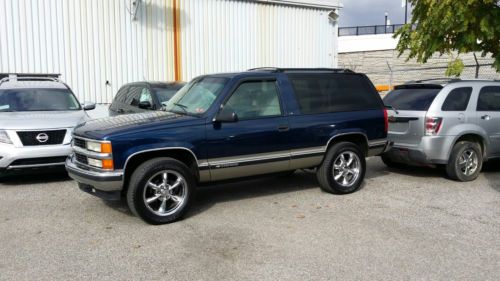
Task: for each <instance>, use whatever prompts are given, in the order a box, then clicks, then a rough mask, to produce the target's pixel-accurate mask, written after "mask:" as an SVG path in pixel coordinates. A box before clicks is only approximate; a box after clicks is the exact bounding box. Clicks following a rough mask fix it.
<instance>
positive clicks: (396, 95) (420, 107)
mask: <svg viewBox="0 0 500 281" xmlns="http://www.w3.org/2000/svg"><path fill="white" fill-rule="evenodd" d="M439 91H441V89H396V90H393V91H390V92H389V93H388V94H387V95H386V96H385V98H384V104H385V105H387V106H392V107H394V109H396V110H414V111H427V110H428V109H429V107H430V106H431V104H432V102H433V101H434V98H436V96H437V94H438V93H439Z"/></svg>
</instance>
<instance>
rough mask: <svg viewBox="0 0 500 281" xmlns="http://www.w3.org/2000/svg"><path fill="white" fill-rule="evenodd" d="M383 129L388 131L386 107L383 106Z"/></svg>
mask: <svg viewBox="0 0 500 281" xmlns="http://www.w3.org/2000/svg"><path fill="white" fill-rule="evenodd" d="M384 131H385V133H386V134H387V132H389V117H388V115H387V108H384Z"/></svg>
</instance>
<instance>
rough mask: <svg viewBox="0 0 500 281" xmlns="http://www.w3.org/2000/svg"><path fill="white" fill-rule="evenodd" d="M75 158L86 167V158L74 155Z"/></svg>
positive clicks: (77, 154)
mask: <svg viewBox="0 0 500 281" xmlns="http://www.w3.org/2000/svg"><path fill="white" fill-rule="evenodd" d="M75 158H76V161H77V162H80V163H82V164H85V165H87V164H88V163H89V161H88V160H87V156H85V155H83V154H80V153H75Z"/></svg>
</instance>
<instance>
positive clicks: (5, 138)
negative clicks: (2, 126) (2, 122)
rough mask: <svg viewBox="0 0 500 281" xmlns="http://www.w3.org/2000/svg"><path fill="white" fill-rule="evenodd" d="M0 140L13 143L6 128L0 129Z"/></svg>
mask: <svg viewBox="0 0 500 281" xmlns="http://www.w3.org/2000/svg"><path fill="white" fill-rule="evenodd" d="M0 142H2V143H8V144H12V141H11V140H10V138H9V135H7V132H6V131H4V130H0Z"/></svg>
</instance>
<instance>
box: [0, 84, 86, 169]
mask: <svg viewBox="0 0 500 281" xmlns="http://www.w3.org/2000/svg"><path fill="white" fill-rule="evenodd" d="M94 108H95V104H94V103H86V104H84V105H81V104H80V103H79V102H78V99H77V98H76V97H75V95H74V94H73V92H72V91H71V89H70V88H69V87H68V86H67V85H66V84H64V83H63V82H61V81H60V80H59V79H57V78H50V77H21V76H19V77H18V76H14V75H9V76H8V77H5V78H3V79H1V80H0V177H1V176H3V175H6V174H12V173H13V172H14V173H18V172H24V171H26V170H33V169H40V168H54V167H60V168H63V167H64V162H65V159H66V157H67V156H68V155H69V154H70V153H71V145H70V144H71V138H72V137H71V134H72V131H73V128H74V127H75V126H76V125H78V124H79V123H80V122H83V121H85V120H87V119H89V117H88V115H87V113H86V112H85V111H86V110H91V109H94Z"/></svg>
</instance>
